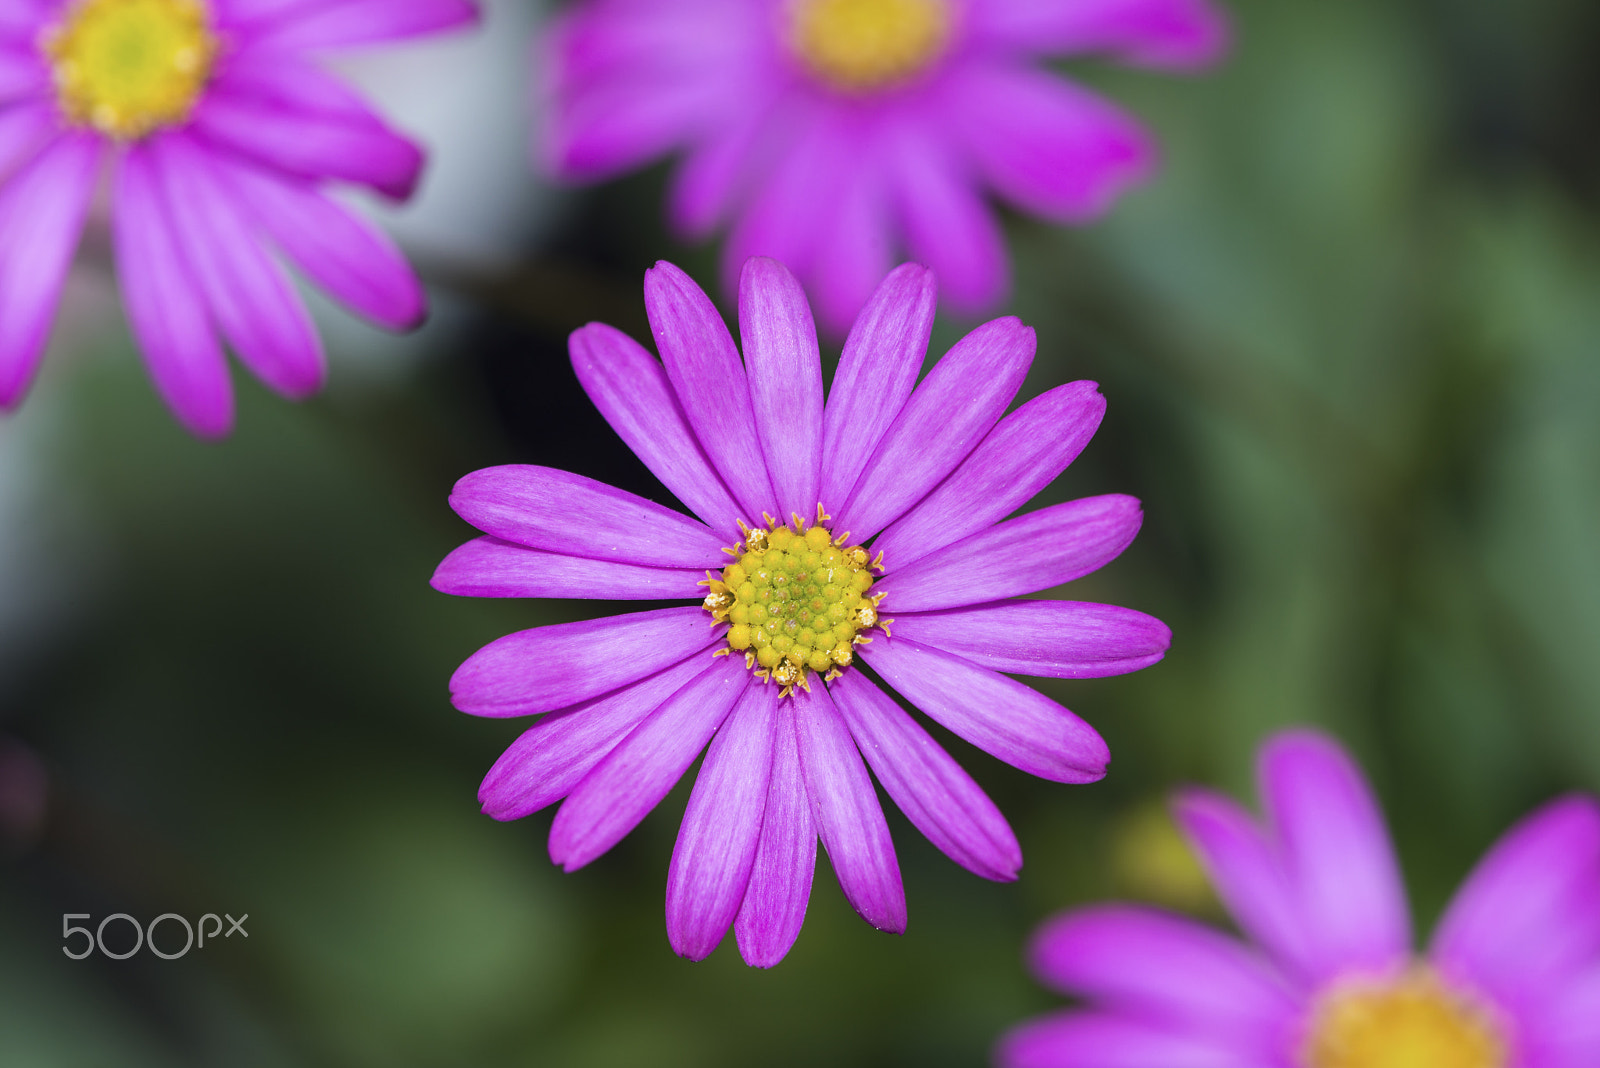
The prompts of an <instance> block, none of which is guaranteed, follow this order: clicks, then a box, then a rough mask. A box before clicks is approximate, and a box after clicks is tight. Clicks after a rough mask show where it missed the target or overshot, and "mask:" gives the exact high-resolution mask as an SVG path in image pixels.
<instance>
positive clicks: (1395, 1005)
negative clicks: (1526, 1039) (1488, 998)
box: [1303, 967, 1510, 1068]
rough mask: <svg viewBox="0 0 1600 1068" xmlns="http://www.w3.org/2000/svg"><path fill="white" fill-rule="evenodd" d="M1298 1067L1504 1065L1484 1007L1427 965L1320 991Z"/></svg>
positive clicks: (1500, 1040)
mask: <svg viewBox="0 0 1600 1068" xmlns="http://www.w3.org/2000/svg"><path fill="white" fill-rule="evenodd" d="M1304 1053H1305V1056H1304V1058H1303V1061H1304V1063H1305V1065H1306V1068H1507V1066H1508V1065H1509V1064H1510V1059H1509V1056H1508V1054H1507V1050H1506V1044H1505V1040H1504V1039H1503V1038H1502V1037H1501V1034H1500V1031H1499V1029H1498V1028H1497V1027H1496V1026H1495V1021H1494V1020H1492V1019H1491V1018H1490V1016H1489V1014H1488V1013H1487V1012H1486V1011H1485V1009H1484V1008H1483V1007H1482V1006H1480V1005H1479V1004H1478V1003H1477V1002H1475V1001H1473V1000H1471V999H1469V998H1468V997H1467V996H1466V995H1464V994H1463V993H1461V992H1459V991H1456V990H1453V989H1451V988H1450V987H1449V986H1447V985H1446V984H1445V982H1444V981H1443V980H1442V979H1441V978H1440V977H1439V976H1438V974H1437V973H1435V972H1434V971H1432V970H1431V969H1428V968H1422V967H1418V968H1414V969H1412V970H1410V971H1407V972H1406V973H1404V974H1403V975H1401V976H1400V977H1399V978H1398V979H1394V980H1390V981H1388V982H1374V983H1351V984H1342V985H1340V986H1337V987H1335V988H1334V989H1333V990H1332V991H1331V992H1330V993H1328V994H1327V995H1324V997H1323V998H1322V1000H1321V1002H1320V1003H1319V1004H1318V1006H1317V1010H1316V1013H1315V1015H1314V1017H1313V1020H1312V1028H1311V1034H1310V1037H1309V1040H1308V1041H1307V1043H1306V1046H1305V1050H1304Z"/></svg>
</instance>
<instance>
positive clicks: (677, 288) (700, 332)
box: [644, 261, 778, 523]
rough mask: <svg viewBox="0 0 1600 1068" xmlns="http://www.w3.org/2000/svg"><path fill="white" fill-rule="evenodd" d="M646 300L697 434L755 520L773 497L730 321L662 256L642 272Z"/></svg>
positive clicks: (774, 502) (748, 515) (660, 345)
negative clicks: (728, 323)
mask: <svg viewBox="0 0 1600 1068" xmlns="http://www.w3.org/2000/svg"><path fill="white" fill-rule="evenodd" d="M644 304H645V311H646V312H647V313H648V314H649V316H650V330H651V332H652V333H653V334H654V335H655V339H656V349H657V350H658V351H659V352H660V353H661V362H662V363H663V364H665V365H666V368H667V379H668V380H669V381H670V382H671V383H672V391H673V393H674V394H676V396H677V398H678V403H679V404H681V405H682V406H683V411H684V414H685V415H686V416H688V418H689V425H690V426H691V427H693V428H694V433H695V437H696V438H698V439H699V441H700V445H701V447H702V448H704V449H705V451H706V455H707V456H709V457H710V458H711V462H712V463H713V464H715V465H716V468H717V471H718V473H720V474H721V475H722V481H723V484H724V485H726V486H727V487H728V489H729V490H730V491H731V492H732V493H733V497H734V500H735V501H737V502H738V503H739V504H740V505H742V506H743V507H744V509H745V516H744V518H745V519H747V520H749V521H750V522H751V523H759V522H760V517H761V514H762V513H763V512H770V511H772V510H773V509H776V508H777V506H778V504H777V499H776V498H775V497H774V496H773V492H772V480H771V479H770V478H769V477H768V476H767V464H766V460H765V459H764V458H763V457H762V454H761V442H760V440H759V439H758V438H757V436H756V430H755V413H754V411H753V410H752V408H751V405H750V386H749V381H748V379H747V378H746V377H745V370H744V365H743V364H742V363H741V362H740V361H739V350H738V349H736V348H735V347H734V345H733V337H732V335H730V334H729V333H728V326H727V324H726V323H724V322H723V321H722V316H720V315H718V314H717V309H716V307H715V305H713V304H712V303H711V298H709V297H707V296H706V294H705V290H703V289H701V288H700V287H699V286H698V285H696V284H695V282H694V279H692V278H690V277H689V276H688V275H686V274H684V273H683V272H682V271H681V270H679V269H678V268H677V267H674V266H673V265H672V264H670V263H667V262H665V261H662V262H660V263H657V264H656V265H655V266H654V267H653V268H651V269H650V270H648V271H646V272H645V276H644Z"/></svg>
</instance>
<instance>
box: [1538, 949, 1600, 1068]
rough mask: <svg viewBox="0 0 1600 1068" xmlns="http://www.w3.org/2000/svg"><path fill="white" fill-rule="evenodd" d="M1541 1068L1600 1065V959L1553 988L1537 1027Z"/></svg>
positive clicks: (1573, 1067) (1579, 1067)
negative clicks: (1558, 987)
mask: <svg viewBox="0 0 1600 1068" xmlns="http://www.w3.org/2000/svg"><path fill="white" fill-rule="evenodd" d="M1537 1043H1538V1045H1539V1046H1540V1047H1541V1048H1540V1056H1539V1057H1538V1058H1537V1059H1535V1058H1533V1057H1530V1058H1529V1063H1530V1064H1537V1065H1539V1068H1592V1066H1593V1065H1595V1064H1600V962H1595V963H1592V964H1591V965H1590V966H1589V968H1588V969H1587V970H1586V971H1584V972H1583V973H1582V974H1580V975H1579V976H1577V977H1576V978H1575V979H1573V980H1572V981H1570V982H1568V983H1566V984H1565V986H1564V987H1563V988H1562V989H1560V990H1558V991H1553V992H1552V996H1551V998H1550V1001H1549V1004H1548V1006H1546V1007H1545V1011H1544V1012H1543V1013H1541V1019H1540V1020H1539V1026H1538V1039H1537Z"/></svg>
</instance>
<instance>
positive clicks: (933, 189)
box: [886, 118, 1011, 315]
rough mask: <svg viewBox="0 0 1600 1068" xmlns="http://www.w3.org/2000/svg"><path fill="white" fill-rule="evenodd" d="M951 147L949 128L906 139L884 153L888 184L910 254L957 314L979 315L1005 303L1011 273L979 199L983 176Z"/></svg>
mask: <svg viewBox="0 0 1600 1068" xmlns="http://www.w3.org/2000/svg"><path fill="white" fill-rule="evenodd" d="M926 121H927V124H928V126H929V127H933V126H934V124H935V120H934V119H932V118H929V119H927V120H926ZM950 141H951V139H950V136H949V130H948V129H946V128H944V127H943V126H940V127H938V128H928V129H924V128H922V127H920V126H918V127H915V128H908V129H907V130H905V131H903V132H902V133H901V134H900V136H899V137H898V138H897V139H896V140H895V142H894V143H893V145H892V146H890V147H889V149H888V151H887V153H886V154H887V156H888V158H889V159H890V160H891V161H892V170H891V178H890V181H891V187H892V189H893V193H894V199H895V203H896V207H897V212H898V215H899V217H900V220H901V224H902V225H903V226H904V228H905V234H906V242H907V244H908V245H909V246H910V248H911V254H912V255H913V256H914V257H916V258H917V259H919V260H921V261H922V262H923V263H926V264H927V265H928V266H929V267H932V268H933V269H934V270H935V271H936V272H937V273H938V275H939V285H940V287H941V289H942V291H943V293H944V296H945V297H946V299H947V300H948V301H949V304H950V306H951V307H952V308H954V309H955V310H956V311H958V312H961V313H962V314H964V315H976V314H981V313H982V312H985V311H988V310H990V309H992V308H994V307H995V306H996V305H997V304H999V303H1000V301H1001V300H1002V298H1003V297H1004V296H1005V293H1006V290H1007V289H1009V288H1010V285H1011V281H1010V274H1011V269H1010V266H1009V263H1008V260H1007V256H1006V247H1005V240H1004V238H1003V236H1002V235H1001V233H1000V223H999V221H998V220H997V219H996V218H995V216H994V212H993V211H992V210H991V209H990V207H989V205H988V204H986V203H985V202H984V200H983V197H982V195H981V194H980V193H979V190H978V184H979V176H978V175H977V174H976V173H974V172H973V171H972V170H971V168H970V166H969V165H968V164H967V163H966V162H964V161H960V160H959V159H958V158H957V153H956V151H955V149H954V148H953V146H952V145H951V144H950Z"/></svg>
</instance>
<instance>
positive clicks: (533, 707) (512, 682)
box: [450, 607, 722, 716]
mask: <svg viewBox="0 0 1600 1068" xmlns="http://www.w3.org/2000/svg"><path fill="white" fill-rule="evenodd" d="M708 620H709V616H707V614H706V612H705V610H704V609H702V608H699V607H690V608H661V609H657V610H655V611H653V612H632V613H629V614H628V615H623V616H607V617H605V618H603V619H586V620H581V621H579V622H577V623H556V624H553V625H551V626H548V627H534V628H533V629H532V630H523V631H518V632H517V633H515V634H507V635H506V636H505V637H504V638H497V639H496V640H494V641H492V642H490V643H489V644H488V645H485V646H484V647H483V648H482V649H479V650H478V651H477V652H476V653H473V654H472V655H471V656H470V657H468V658H467V660H466V662H465V663H463V664H462V665H461V666H460V667H459V668H457V669H456V673H455V674H454V675H452V676H451V677H450V700H451V702H452V703H453V704H454V705H455V706H456V707H457V708H459V709H460V710H461V711H463V712H469V713H471V714H472V715H474V716H531V715H533V714H535V713H537V712H550V711H553V710H555V709H558V708H566V707H567V706H568V705H575V704H577V703H578V702H579V701H587V700H588V699H589V698H591V697H598V696H600V695H601V694H604V693H609V692H611V691H612V690H615V689H616V688H617V687H619V686H626V685H628V684H629V683H632V682H637V681H638V680H639V679H642V678H644V677H645V676H647V675H653V674H655V673H656V672H657V671H660V670H661V669H662V668H665V667H669V666H671V665H673V664H676V663H677V662H678V661H680V660H683V659H685V658H686V657H691V656H694V655H695V654H696V653H701V652H704V651H706V650H708V649H710V648H711V646H712V645H714V644H715V643H716V642H717V641H719V640H720V639H721V636H722V630H721V628H715V629H713V628H711V627H707V626H706V623H707V622H708Z"/></svg>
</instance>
